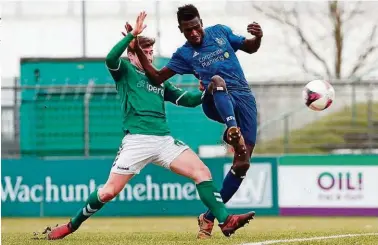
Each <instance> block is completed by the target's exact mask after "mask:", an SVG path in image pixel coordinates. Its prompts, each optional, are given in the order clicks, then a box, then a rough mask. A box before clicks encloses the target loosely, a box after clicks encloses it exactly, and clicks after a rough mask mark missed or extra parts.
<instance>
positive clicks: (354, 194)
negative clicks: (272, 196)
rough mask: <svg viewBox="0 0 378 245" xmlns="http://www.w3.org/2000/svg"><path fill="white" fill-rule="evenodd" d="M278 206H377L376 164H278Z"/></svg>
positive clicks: (377, 178) (377, 183) (377, 171)
mask: <svg viewBox="0 0 378 245" xmlns="http://www.w3.org/2000/svg"><path fill="white" fill-rule="evenodd" d="M278 189H279V195H278V197H279V206H280V207H281V208H285V207H291V208H294V207H295V208H305V207H317V208H325V207H327V208H336V207H339V208H346V207H348V208H362V207H363V208H377V207H378V167H377V166H280V167H279V168H278Z"/></svg>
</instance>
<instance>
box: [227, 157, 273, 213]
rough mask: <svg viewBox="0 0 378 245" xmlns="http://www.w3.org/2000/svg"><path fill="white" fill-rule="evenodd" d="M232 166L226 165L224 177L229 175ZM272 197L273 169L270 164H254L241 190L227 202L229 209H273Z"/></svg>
mask: <svg viewBox="0 0 378 245" xmlns="http://www.w3.org/2000/svg"><path fill="white" fill-rule="evenodd" d="M231 166H232V164H225V165H224V167H223V169H224V176H226V175H227V173H228V171H229V170H230V168H231ZM272 199H273V195H272V167H271V165H270V163H259V164H256V163H253V164H252V165H251V167H250V168H249V170H248V172H247V176H246V177H245V179H244V180H243V183H242V184H241V185H240V187H239V190H238V191H237V192H236V193H235V195H234V196H233V197H232V198H231V199H230V200H229V201H228V202H227V204H226V207H228V208H271V207H272V206H273V200H272Z"/></svg>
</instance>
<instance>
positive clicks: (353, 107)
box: [351, 82, 356, 126]
mask: <svg viewBox="0 0 378 245" xmlns="http://www.w3.org/2000/svg"><path fill="white" fill-rule="evenodd" d="M351 109H352V125H353V126H354V125H355V124H356V84H355V83H354V82H352V108H351Z"/></svg>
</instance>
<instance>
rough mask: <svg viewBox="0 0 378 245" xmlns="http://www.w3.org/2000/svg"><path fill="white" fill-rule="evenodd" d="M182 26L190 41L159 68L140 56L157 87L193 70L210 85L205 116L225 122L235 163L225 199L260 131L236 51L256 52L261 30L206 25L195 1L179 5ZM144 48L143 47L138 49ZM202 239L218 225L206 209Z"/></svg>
mask: <svg viewBox="0 0 378 245" xmlns="http://www.w3.org/2000/svg"><path fill="white" fill-rule="evenodd" d="M177 20H178V23H179V26H178V27H179V29H180V31H181V33H183V34H184V36H185V38H186V39H187V42H186V43H185V44H184V45H183V46H182V47H180V48H178V49H177V51H176V52H175V53H174V54H173V56H172V58H171V59H170V61H169V63H168V64H167V65H166V66H165V67H163V68H162V69H161V70H156V69H155V68H154V67H153V66H152V65H151V63H150V62H148V59H147V58H146V56H145V55H144V53H143V52H138V50H137V55H138V57H139V60H140V62H141V64H142V66H143V68H144V69H145V71H146V74H147V76H148V77H149V78H150V79H151V80H152V81H153V82H154V83H156V84H157V85H159V84H162V83H163V82H164V81H166V80H167V79H169V78H170V77H172V76H174V75H175V74H194V75H195V76H196V77H197V78H198V79H200V80H201V84H202V86H203V87H204V89H206V93H205V96H204V99H203V103H202V107H203V111H204V113H205V114H206V116H207V117H208V118H210V119H212V120H214V121H217V122H220V123H224V124H226V126H227V129H226V131H225V133H224V137H223V138H224V141H225V142H226V143H228V144H230V145H232V146H233V148H234V151H235V154H234V160H233V166H232V167H231V169H230V171H229V173H228V174H227V176H226V177H225V179H224V181H223V186H222V190H221V192H220V194H221V197H222V199H223V202H224V203H227V202H228V201H229V200H230V199H231V197H232V196H233V195H234V194H235V193H236V191H237V190H238V188H239V187H240V185H241V183H242V181H243V179H244V177H245V175H246V173H247V171H248V169H249V166H250V157H251V155H252V152H253V149H254V146H255V143H256V134H257V108H256V101H255V97H254V96H253V95H252V93H251V90H250V88H249V86H248V83H247V80H246V79H245V76H244V73H243V71H242V68H241V66H240V63H239V60H238V58H237V57H236V54H235V52H236V51H237V50H242V51H244V52H246V53H249V54H252V53H254V52H256V51H257V50H258V49H259V47H260V43H261V38H262V36H263V32H262V30H261V27H260V25H259V24H257V23H255V22H254V23H252V24H249V25H248V26H247V31H248V32H249V33H250V34H252V35H254V37H253V38H250V39H247V38H245V37H242V36H238V35H235V34H234V33H233V32H232V31H231V29H230V28H229V27H227V26H225V25H215V26H210V27H207V28H205V29H204V28H203V24H202V19H201V18H200V15H199V12H198V10H197V8H196V7H195V6H193V5H192V4H189V5H184V6H183V7H179V8H178V11H177ZM139 51H140V49H139ZM198 224H199V227H200V230H199V233H198V235H197V237H198V238H209V237H210V236H211V232H212V229H213V226H214V215H213V214H212V213H211V212H210V211H207V212H206V213H204V214H201V215H200V216H199V217H198Z"/></svg>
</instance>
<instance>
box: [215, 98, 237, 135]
mask: <svg viewBox="0 0 378 245" xmlns="http://www.w3.org/2000/svg"><path fill="white" fill-rule="evenodd" d="M213 97H214V104H215V107H216V108H217V110H218V113H219V115H220V116H221V117H222V119H223V121H224V122H225V123H226V125H227V128H229V127H232V126H237V124H236V119H235V113H234V107H233V105H232V102H231V98H230V96H229V95H228V93H227V92H226V91H216V92H214V94H213Z"/></svg>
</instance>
